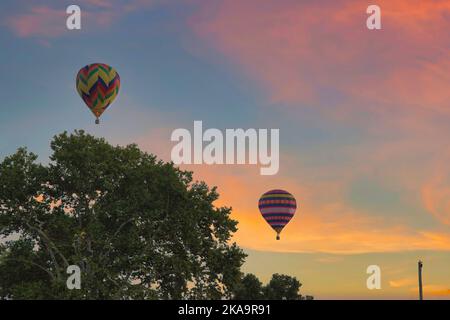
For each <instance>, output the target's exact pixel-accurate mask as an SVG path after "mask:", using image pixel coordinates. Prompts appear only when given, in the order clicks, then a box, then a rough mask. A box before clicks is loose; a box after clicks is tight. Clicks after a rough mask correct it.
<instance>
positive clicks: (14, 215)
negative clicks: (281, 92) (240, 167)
mask: <svg viewBox="0 0 450 320" xmlns="http://www.w3.org/2000/svg"><path fill="white" fill-rule="evenodd" d="M51 150H52V154H51V156H50V161H49V162H48V163H46V164H42V163H39V162H38V161H37V156H36V155H35V154H33V153H31V152H28V151H27V150H26V149H25V148H20V149H18V150H17V152H16V153H14V154H12V155H10V156H8V157H6V158H5V159H4V160H3V161H2V162H1V163H0V240H2V239H3V240H2V241H1V242H0V299H223V298H228V299H233V298H234V299H291V298H292V299H295V298H298V297H299V296H298V289H299V288H300V283H299V282H298V281H297V280H296V279H295V278H290V277H288V276H282V275H274V277H273V279H272V280H271V281H270V283H269V284H268V285H267V286H265V287H262V284H261V282H260V281H259V280H258V278H257V277H256V276H254V275H245V276H244V275H243V273H242V272H241V266H242V264H243V263H244V259H245V257H246V255H245V253H244V252H243V251H242V250H241V249H240V248H239V247H238V246H237V245H236V243H234V242H232V239H231V237H232V235H233V233H235V232H236V231H237V221H234V220H232V219H231V218H230V214H231V209H230V208H228V207H219V208H218V207H215V206H214V204H213V203H214V201H215V200H216V199H218V196H219V195H218V193H217V192H216V188H210V187H208V186H207V185H206V183H204V182H194V181H193V178H192V173H191V172H188V171H183V170H180V169H179V168H177V167H175V166H174V165H173V164H172V163H165V162H163V161H161V160H158V159H157V158H156V156H154V155H152V154H148V153H145V152H143V151H141V150H140V149H139V148H138V147H137V146H136V145H134V144H132V145H128V146H125V147H121V146H112V145H110V144H109V143H107V142H106V141H105V140H104V139H101V138H95V137H93V136H91V135H89V134H86V133H85V132H84V131H81V130H80V131H75V132H74V133H72V134H68V133H67V132H65V133H62V134H60V135H58V136H55V137H54V139H53V140H52V142H51ZM71 265H76V266H78V267H79V268H80V270H81V274H82V283H81V289H79V290H68V288H67V286H66V281H67V278H68V276H69V275H68V274H67V268H68V267H69V266H71Z"/></svg>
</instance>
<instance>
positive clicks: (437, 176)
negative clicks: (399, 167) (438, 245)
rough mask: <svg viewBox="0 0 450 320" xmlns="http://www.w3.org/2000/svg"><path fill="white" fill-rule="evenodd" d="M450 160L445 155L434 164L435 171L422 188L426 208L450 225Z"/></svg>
mask: <svg viewBox="0 0 450 320" xmlns="http://www.w3.org/2000/svg"><path fill="white" fill-rule="evenodd" d="M449 161H450V158H449V157H448V156H446V155H445V154H444V155H443V156H442V157H441V158H440V159H439V161H436V162H435V163H434V170H433V171H432V173H431V175H430V177H429V178H428V180H427V181H426V182H425V184H424V185H423V187H422V200H423V203H424V206H425V208H426V209H427V211H428V212H430V213H431V214H432V215H433V216H434V217H435V218H436V219H437V220H439V221H440V222H442V223H444V224H446V225H450V171H449V168H448V163H449Z"/></svg>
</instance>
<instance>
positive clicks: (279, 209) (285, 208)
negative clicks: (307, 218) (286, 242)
mask: <svg viewBox="0 0 450 320" xmlns="http://www.w3.org/2000/svg"><path fill="white" fill-rule="evenodd" d="M258 207H259V211H260V212H261V214H262V216H263V218H264V219H265V220H266V221H267V223H268V224H269V225H270V226H271V227H272V228H273V229H274V230H275V231H276V232H277V240H279V239H280V232H281V230H283V228H284V227H285V226H286V225H287V224H288V223H289V221H290V220H291V219H292V217H293V216H294V214H295V210H296V209H297V201H296V200H295V198H294V196H293V195H292V194H290V193H289V192H287V191H284V190H279V189H275V190H270V191H268V192H266V193H264V194H263V195H262V196H261V198H260V199H259V205H258Z"/></svg>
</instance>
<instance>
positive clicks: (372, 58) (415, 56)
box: [190, 0, 450, 114]
mask: <svg viewBox="0 0 450 320" xmlns="http://www.w3.org/2000/svg"><path fill="white" fill-rule="evenodd" d="M378 4H379V5H380V6H381V8H382V19H383V20H382V22H383V28H384V29H383V30H381V31H369V30H367V28H366V26H365V20H366V17H367V15H366V13H365V9H366V5H365V4H362V3H361V2H360V1H356V0H343V1H333V2H326V5H325V4H324V3H323V2H313V1H311V2H309V1H308V2H301V1H259V0H249V1H214V3H209V5H205V6H203V7H202V9H201V10H200V11H199V12H198V14H197V15H195V16H194V17H193V18H192V19H191V20H190V25H191V27H192V30H193V31H194V33H195V34H196V35H197V36H198V37H199V38H200V39H202V40H204V41H205V43H207V44H208V45H210V46H212V47H213V48H214V49H215V50H216V51H217V52H219V53H220V54H222V55H223V56H225V57H226V58H228V59H229V60H230V61H232V62H233V63H235V64H236V65H237V66H239V69H240V70H244V72H245V73H246V74H247V75H248V76H249V77H250V78H251V79H253V80H255V81H256V82H258V83H259V84H260V85H261V86H262V87H263V88H264V89H266V90H267V92H268V98H269V99H270V100H271V101H272V102H273V103H274V104H279V103H287V104H290V105H292V106H293V108H299V107H304V106H305V105H313V106H317V105H319V104H322V105H323V104H325V103H326V102H327V100H326V99H324V94H327V93H328V92H334V93H335V94H336V95H338V96H339V97H340V99H341V100H342V101H341V102H336V103H335V105H334V106H333V108H331V107H324V108H325V109H326V111H327V112H329V113H330V114H333V113H335V112H336V113H342V112H345V111H346V110H347V111H348V112H349V113H351V112H352V111H354V110H355V109H356V110H358V109H365V110H367V111H371V112H372V111H373V112H378V111H379V109H380V108H384V109H385V110H386V108H389V109H391V108H392V107H396V108H404V109H406V110H411V108H413V109H426V110H433V111H437V112H443V113H447V114H448V113H449V112H450V111H449V109H450V108H449V106H448V101H449V99H450V90H448V86H449V83H450V63H449V62H448V58H449V56H448V46H449V45H450V36H449V33H448V32H447V30H448V29H449V28H450V21H449V20H448V19H446V18H445V17H446V15H447V16H448V15H449V14H450V2H449V1H433V2H426V3H425V2H423V1H418V0H416V1H406V0H399V1H379V2H378ZM335 109H339V110H338V111H336V110H335Z"/></svg>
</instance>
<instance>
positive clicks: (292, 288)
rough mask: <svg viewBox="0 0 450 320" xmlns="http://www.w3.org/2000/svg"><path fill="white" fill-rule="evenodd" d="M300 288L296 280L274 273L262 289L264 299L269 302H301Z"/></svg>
mask: <svg viewBox="0 0 450 320" xmlns="http://www.w3.org/2000/svg"><path fill="white" fill-rule="evenodd" d="M301 286H302V284H301V283H300V282H299V281H298V280H297V278H295V277H291V276H287V275H284V274H278V273H275V274H274V275H272V279H271V280H270V281H269V283H268V284H267V285H266V286H265V287H264V297H265V298H266V299H269V300H301V299H302V296H301V295H300V294H299V290H300V287H301Z"/></svg>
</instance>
